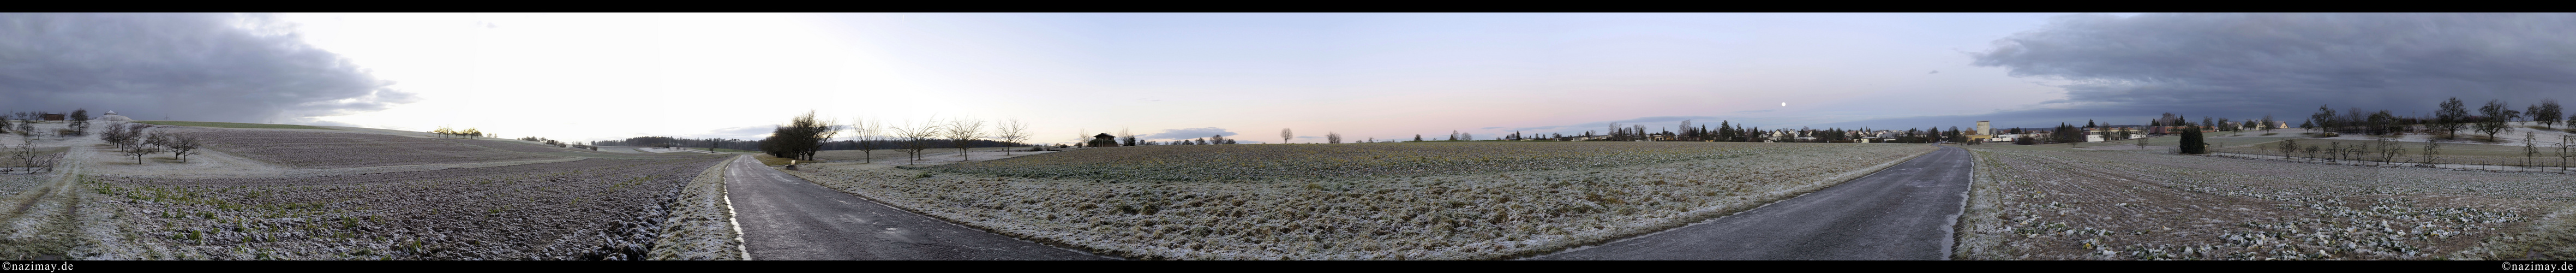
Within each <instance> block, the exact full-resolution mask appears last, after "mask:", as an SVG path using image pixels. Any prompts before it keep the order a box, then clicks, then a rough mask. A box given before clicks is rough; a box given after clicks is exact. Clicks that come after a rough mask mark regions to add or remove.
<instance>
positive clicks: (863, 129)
mask: <svg viewBox="0 0 2576 273" xmlns="http://www.w3.org/2000/svg"><path fill="white" fill-rule="evenodd" d="M850 122H851V124H850V142H851V143H850V144H855V145H857V146H858V147H855V148H859V163H871V162H872V160H873V159H875V156H876V155H875V154H876V150H877V149H883V148H886V147H881V146H882V144H880V143H877V141H878V140H881V139H883V137H880V136H878V134H881V133H884V131H885V129H884V128H885V122H883V121H878V120H877V119H876V118H873V117H868V118H852V119H851V120H850Z"/></svg>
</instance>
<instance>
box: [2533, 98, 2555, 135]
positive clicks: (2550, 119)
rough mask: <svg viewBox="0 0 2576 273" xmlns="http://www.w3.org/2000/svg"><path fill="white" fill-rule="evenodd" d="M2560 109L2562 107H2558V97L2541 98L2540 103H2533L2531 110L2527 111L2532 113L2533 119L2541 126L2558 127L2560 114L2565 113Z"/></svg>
mask: <svg viewBox="0 0 2576 273" xmlns="http://www.w3.org/2000/svg"><path fill="white" fill-rule="evenodd" d="M2559 110H2562V109H2560V108H2559V107H2558V99H2540V104H2535V105H2532V106H2531V111H2527V112H2526V114H2531V121H2537V122H2538V123H2540V127H2542V128H2551V129H2556V128H2558V127H2556V126H2557V125H2558V119H2559V118H2560V117H2559V116H2558V115H2559V114H2564V113H2560V112H2559Z"/></svg>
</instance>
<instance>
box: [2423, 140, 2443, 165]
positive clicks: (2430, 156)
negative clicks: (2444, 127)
mask: <svg viewBox="0 0 2576 273" xmlns="http://www.w3.org/2000/svg"><path fill="white" fill-rule="evenodd" d="M2441 159H2442V142H2438V141H2434V139H2430V138H2427V139H2424V163H2423V165H2422V166H2423V167H2432V166H2436V165H2433V164H2441Z"/></svg>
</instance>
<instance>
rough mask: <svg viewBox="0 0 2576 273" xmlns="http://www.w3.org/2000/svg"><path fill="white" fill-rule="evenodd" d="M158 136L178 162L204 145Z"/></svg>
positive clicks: (193, 140) (186, 138)
mask: <svg viewBox="0 0 2576 273" xmlns="http://www.w3.org/2000/svg"><path fill="white" fill-rule="evenodd" d="M160 136H162V137H167V138H168V139H166V140H163V141H161V143H162V144H161V146H163V147H169V148H170V156H175V157H179V162H188V155H193V154H197V148H198V147H200V146H204V145H205V144H204V143H200V142H198V140H197V136H192V135H181V134H164V135H160ZM591 149H592V150H593V151H597V150H598V149H599V148H598V147H592V148H591Z"/></svg>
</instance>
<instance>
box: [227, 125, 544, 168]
mask: <svg viewBox="0 0 2576 273" xmlns="http://www.w3.org/2000/svg"><path fill="white" fill-rule="evenodd" d="M186 134H188V135H194V136H198V137H199V138H202V139H203V140H205V141H206V143H207V145H206V147H207V149H214V150H219V151H223V152H225V153H230V154H233V155H237V156H241V157H244V158H250V159H254V160H259V161H264V162H268V163H272V164H277V165H280V166H287V167H293V168H347V167H371V166H396V165H420V164H446V163H473V162H492V161H511V160H537V159H557V158H563V157H560V156H549V155H538V154H530V153H519V152H510V151H502V150H496V149H492V148H485V147H481V146H474V145H466V144H460V143H456V142H448V141H444V140H441V139H434V138H417V137H402V136H392V135H381V134H364V133H328V132H305V131H295V132H289V131H263V130H235V131H205V132H188V133H186Z"/></svg>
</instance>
